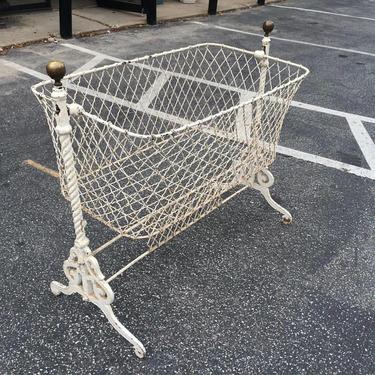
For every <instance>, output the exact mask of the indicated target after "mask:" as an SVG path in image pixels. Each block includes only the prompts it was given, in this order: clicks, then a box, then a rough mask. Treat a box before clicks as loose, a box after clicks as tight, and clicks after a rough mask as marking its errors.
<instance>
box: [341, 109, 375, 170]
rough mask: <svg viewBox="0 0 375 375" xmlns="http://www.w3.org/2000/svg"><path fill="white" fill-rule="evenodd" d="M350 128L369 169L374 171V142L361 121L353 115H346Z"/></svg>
mask: <svg viewBox="0 0 375 375" xmlns="http://www.w3.org/2000/svg"><path fill="white" fill-rule="evenodd" d="M346 119H347V121H348V124H349V127H350V130H351V131H352V133H353V135H354V138H355V140H356V141H357V143H358V145H359V148H360V149H361V151H362V153H363V156H364V158H365V159H366V161H367V164H368V165H369V167H370V169H372V170H374V171H375V144H374V142H373V141H372V139H371V137H370V135H369V134H368V132H367V130H366V128H365V127H364V125H363V124H362V122H361V121H360V120H359V119H358V118H357V117H355V116H348V117H347V118H346Z"/></svg>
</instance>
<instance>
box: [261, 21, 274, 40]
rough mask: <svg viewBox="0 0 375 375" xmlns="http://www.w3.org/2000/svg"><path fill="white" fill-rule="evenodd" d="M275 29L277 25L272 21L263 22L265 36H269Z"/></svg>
mask: <svg viewBox="0 0 375 375" xmlns="http://www.w3.org/2000/svg"><path fill="white" fill-rule="evenodd" d="M274 27H275V24H274V23H273V22H272V21H270V20H267V21H264V22H263V31H264V36H269V35H270V34H271V31H272V30H273V28H274Z"/></svg>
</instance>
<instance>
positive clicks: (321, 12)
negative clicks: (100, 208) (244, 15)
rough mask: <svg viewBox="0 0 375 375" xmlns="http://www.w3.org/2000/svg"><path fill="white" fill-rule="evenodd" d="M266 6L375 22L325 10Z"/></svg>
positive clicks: (367, 18) (370, 19)
mask: <svg viewBox="0 0 375 375" xmlns="http://www.w3.org/2000/svg"><path fill="white" fill-rule="evenodd" d="M268 6H269V7H272V8H280V9H282V8H285V9H293V10H300V11H303V12H311V13H320V14H328V15H331V16H338V17H346V18H353V19H356V20H365V21H375V18H369V17H361V16H352V15H351V14H344V13H336V12H327V11H325V10H318V9H310V8H299V7H290V6H286V5H276V4H270V5H268Z"/></svg>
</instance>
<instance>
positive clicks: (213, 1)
mask: <svg viewBox="0 0 375 375" xmlns="http://www.w3.org/2000/svg"><path fill="white" fill-rule="evenodd" d="M216 13H217V0H209V2H208V14H209V15H211V16H214V15H215V14H216Z"/></svg>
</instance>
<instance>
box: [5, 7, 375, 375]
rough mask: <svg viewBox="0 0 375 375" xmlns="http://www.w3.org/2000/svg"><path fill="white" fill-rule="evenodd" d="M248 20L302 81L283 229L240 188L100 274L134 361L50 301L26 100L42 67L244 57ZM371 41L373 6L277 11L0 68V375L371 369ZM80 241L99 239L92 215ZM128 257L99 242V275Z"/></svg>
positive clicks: (41, 197)
mask: <svg viewBox="0 0 375 375" xmlns="http://www.w3.org/2000/svg"><path fill="white" fill-rule="evenodd" d="M282 7H284V8H282ZM306 8H309V9H313V10H315V11H306ZM265 19H272V20H273V21H274V22H275V24H276V28H275V30H274V32H273V33H272V37H273V39H272V42H271V43H272V44H271V54H272V55H274V56H276V57H279V58H282V59H286V60H290V61H293V62H296V63H299V64H303V65H305V66H307V67H308V68H309V69H310V70H311V74H310V75H309V76H308V77H307V78H306V80H305V81H304V82H303V84H302V86H301V88H300V90H299V92H298V93H297V95H296V98H295V102H294V103H293V105H292V107H291V109H290V111H289V113H288V115H287V117H286V119H285V124H284V128H283V130H282V136H281V140H280V145H281V146H282V148H281V149H280V150H279V151H280V153H279V155H278V157H277V159H276V161H275V162H274V164H273V165H272V166H271V168H270V169H271V171H272V173H273V174H274V176H275V185H274V186H273V188H272V194H273V196H274V198H275V199H276V200H277V201H278V202H280V203H281V204H282V205H283V206H285V207H286V208H287V209H289V210H290V211H291V213H292V214H293V217H294V221H293V224H292V225H289V226H285V225H282V224H281V222H280V217H279V215H278V214H277V213H276V212H274V211H273V210H272V209H271V208H270V207H269V206H268V205H267V203H266V202H265V200H264V199H263V198H262V197H261V196H260V194H259V193H258V192H256V191H255V190H246V191H245V192H243V193H241V194H240V195H238V196H237V197H236V198H234V199H233V200H231V201H229V202H228V203H226V204H225V205H223V206H222V207H221V208H219V209H218V210H216V211H214V212H213V213H212V214H210V215H209V216H208V217H206V218H205V219H203V220H201V221H199V222H198V223H196V224H195V225H194V226H192V227H191V228H189V229H188V230H186V231H184V232H183V233H182V234H180V235H179V236H177V237H176V238H174V239H173V240H172V241H170V242H168V243H167V244H166V245H164V246H163V247H162V248H160V249H159V250H158V251H157V252H155V253H153V254H152V255H151V256H150V257H148V258H146V259H144V260H143V261H142V262H140V263H138V264H137V265H136V266H134V267H133V268H131V269H130V270H129V272H126V273H125V274H124V275H123V276H122V277H121V278H119V279H116V280H115V281H114V283H113V285H112V286H113V289H114V292H115V302H114V309H115V312H116V314H117V316H118V318H119V319H120V321H121V322H123V323H124V324H125V326H126V327H127V328H128V329H129V330H130V331H132V332H133V333H134V334H135V335H136V336H137V337H138V338H139V339H140V340H141V341H142V342H143V343H144V345H145V346H146V349H147V355H146V358H145V359H143V360H139V359H138V358H136V357H135V355H134V354H133V351H132V348H131V347H130V345H129V344H128V342H126V341H125V340H124V339H123V338H122V337H120V336H119V335H118V334H117V333H116V332H115V330H114V329H113V328H112V327H111V326H110V325H109V324H108V322H107V321H106V319H105V318H104V317H103V316H102V314H101V313H100V311H99V310H98V309H97V307H96V306H94V305H92V304H90V303H85V302H82V299H81V298H80V297H79V296H60V297H58V298H57V297H55V296H54V295H52V293H51V292H50V290H49V284H50V282H51V281H52V280H58V281H61V282H65V276H64V274H63V271H62V263H63V261H64V259H66V258H67V256H68V252H69V249H70V247H71V246H72V244H73V241H74V237H73V229H72V221H71V217H70V208H69V205H68V203H67V202H66V201H65V200H64V199H63V198H62V196H61V195H60V192H59V185H58V181H57V180H56V179H55V178H53V177H51V176H48V175H46V174H44V173H42V172H40V171H38V170H35V169H33V168H32V167H30V166H28V165H25V163H24V161H25V160H29V159H31V160H34V161H36V162H38V163H40V164H42V165H44V166H46V167H49V168H53V169H56V163H55V156H54V151H53V147H52V143H51V139H50V135H49V133H48V128H47V126H46V121H45V117H44V113H43V110H42V108H41V107H40V106H39V104H38V103H37V101H36V99H35V98H34V97H33V95H32V93H31V91H30V87H31V85H32V84H34V83H37V82H39V81H40V79H41V76H40V74H41V73H42V74H45V68H44V67H45V64H46V63H47V62H48V61H49V60H50V59H52V58H58V59H61V60H64V61H65V62H66V65H67V69H68V71H69V72H72V71H74V70H76V69H79V68H80V67H82V66H83V65H84V64H86V63H87V62H88V61H89V60H90V59H91V58H92V57H93V54H94V55H95V53H101V54H104V55H105V58H104V60H103V61H102V62H101V63H100V64H101V65H103V64H106V63H110V62H111V60H112V59H113V58H121V59H127V58H133V57H138V56H143V55H146V54H150V53H154V52H161V51H165V50H169V49H174V48H178V47H184V46H186V45H190V44H195V43H199V42H219V43H224V44H228V45H233V46H236V47H240V48H245V49H249V50H254V49H259V46H260V43H261V37H260V36H258V35H256V34H259V35H260V34H261V27H260V26H261V24H262V22H263V21H264V20H265ZM374 40H375V7H374V2H373V1H365V0H358V1H356V2H353V1H349V0H345V1H344V0H333V1H330V2H326V1H324V0H316V1H314V2H311V1H308V0H299V1H297V0H290V1H286V2H283V3H278V4H276V6H265V7H258V8H254V9H249V10H243V11H235V12H232V13H226V14H224V15H220V16H215V17H210V18H197V19H193V20H187V21H185V22H177V23H167V24H165V25H160V26H157V27H144V28H139V29H130V30H126V31H122V32H118V33H113V34H107V35H102V36H97V37H92V38H85V39H77V40H70V41H67V42H63V41H61V42H59V43H53V44H40V45H32V46H29V47H25V48H21V49H14V50H12V51H10V52H9V53H8V54H7V55H6V56H2V57H0V102H1V116H0V118H1V120H0V213H1V214H0V230H1V242H0V302H1V304H0V306H1V307H0V374H6V375H8V374H126V375H127V374H150V375H151V374H152V375H153V374H189V375H190V374H199V375H206V374H207V375H208V374H356V375H359V374H366V375H367V374H375V365H374V363H375V361H374V356H375V298H374V296H375V276H374V269H375V252H374V247H375V246H374V244H375V232H374V229H375V220H374V217H375V206H374V204H375V183H374V180H375V165H374V160H375V159H374V158H375V156H374V155H375V154H373V153H372V151H373V150H374V147H375V146H374V142H375V106H374V100H375V91H374V87H375V48H374V46H375V45H374ZM64 43H69V44H65V45H64ZM77 46H78V47H80V50H78V49H77ZM38 74H39V76H38ZM88 234H89V237H90V240H91V242H92V243H93V244H100V243H102V242H104V241H105V240H106V239H108V238H109V232H108V230H107V229H106V228H105V227H104V226H103V225H102V224H100V223H98V222H96V221H95V220H93V219H91V218H88ZM136 251H137V245H136V244H134V243H133V242H132V241H127V240H124V241H121V242H118V243H116V245H115V246H114V248H113V250H110V251H108V252H104V253H103V254H102V255H101V256H100V257H99V261H100V262H101V264H103V267H102V268H103V272H104V273H105V274H108V275H109V274H111V272H114V271H115V270H116V269H118V268H119V265H121V264H122V263H123V262H125V261H126V260H127V259H129V260H130V259H131V257H132V256H135V255H136Z"/></svg>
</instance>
